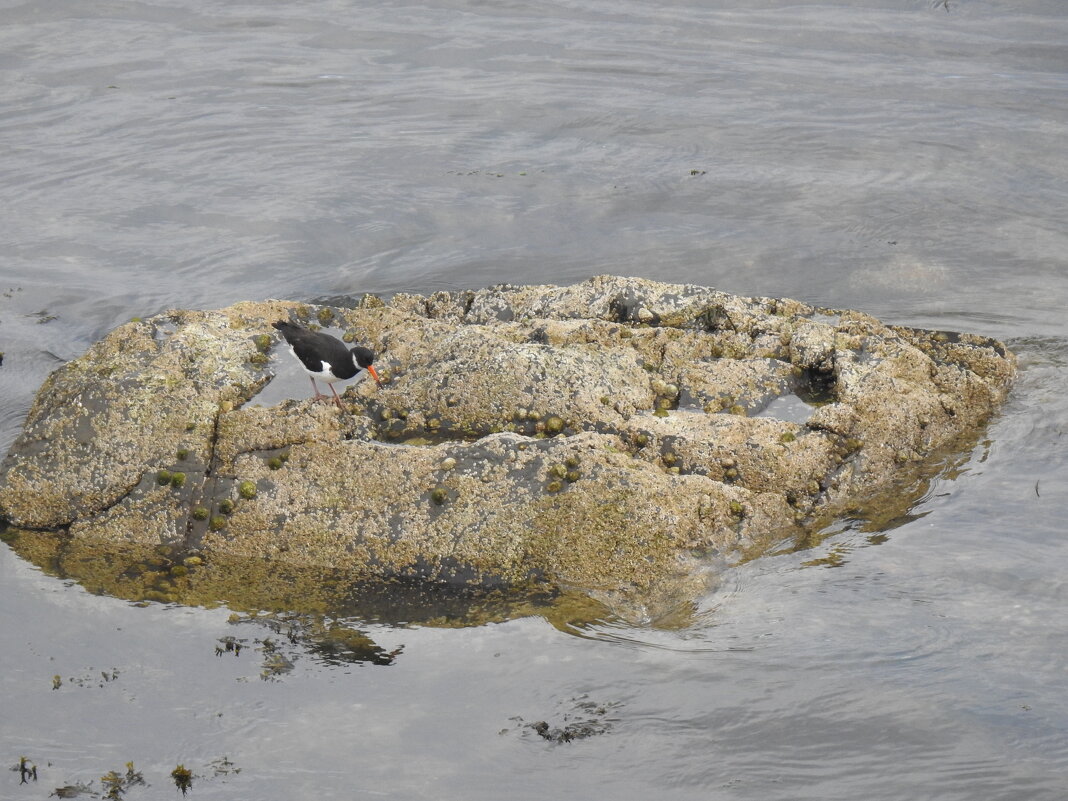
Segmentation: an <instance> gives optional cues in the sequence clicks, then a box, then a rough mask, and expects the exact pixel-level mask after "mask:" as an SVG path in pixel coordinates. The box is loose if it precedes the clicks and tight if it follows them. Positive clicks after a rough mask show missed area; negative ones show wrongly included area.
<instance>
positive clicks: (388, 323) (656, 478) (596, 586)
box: [0, 276, 1015, 606]
mask: <svg viewBox="0 0 1068 801" xmlns="http://www.w3.org/2000/svg"><path fill="white" fill-rule="evenodd" d="M280 318H292V319H295V320H298V321H302V322H304V323H305V324H316V323H324V322H325V323H327V324H329V325H331V326H339V327H341V328H342V329H343V330H344V331H345V332H346V337H345V338H346V340H355V341H357V342H360V343H363V344H366V345H368V346H370V347H371V348H372V349H374V350H375V351H376V352H377V353H378V354H379V356H378V361H377V362H376V366H377V367H378V368H379V370H380V372H381V373H382V374H383V375H384V376H387V377H388V381H387V383H386V384H385V385H384V386H383V387H381V388H379V387H375V386H373V385H372V384H371V383H370V382H363V383H359V384H356V385H354V386H352V387H350V388H349V389H348V391H347V392H346V393H345V396H344V397H345V400H346V403H347V408H346V409H345V411H344V412H340V411H339V410H337V409H336V408H334V407H333V406H327V405H321V404H315V403H314V402H312V401H309V400H294V401H286V402H284V403H281V404H279V405H277V406H274V407H270V408H264V407H259V406H256V405H255V401H254V397H255V395H256V393H257V392H258V391H259V390H260V389H261V388H262V387H263V386H264V385H265V384H266V383H267V382H269V381H270V380H271V378H272V375H273V373H272V367H273V364H274V361H273V359H274V355H273V354H274V350H275V343H277V338H276V334H275V332H274V330H273V329H272V328H271V323H272V322H273V321H275V320H277V319H280ZM283 369H288V366H287V367H286V368H283ZM1014 371H1015V359H1014V357H1013V356H1012V354H1011V353H1009V352H1008V351H1007V350H1006V348H1005V347H1004V345H1002V344H1001V343H999V342H996V341H994V340H990V339H986V338H983V337H980V336H976V335H972V334H957V333H949V332H935V331H923V330H917V329H909V328H902V327H891V326H886V325H884V324H882V323H880V322H879V321H878V320H875V319H874V318H872V317H870V316H868V315H865V314H862V313H859V312H852V311H847V310H828V309H816V308H813V307H811V306H808V305H806V304H803V303H800V302H798V301H794V300H788V299H768V298H743V297H737V296H732V295H728V294H726V293H723V292H718V291H716V290H714V289H710V288H707V287H699V286H692V285H676V284H663V283H657V282H653V281H647V280H643V279H638V278H619V277H613V276H599V277H596V278H593V279H590V280H589V281H586V282H583V283H581V284H577V285H574V286H567V287H555V286H524V287H510V286H502V287H494V288H490V289H483V290H478V291H462V292H439V293H435V294H433V295H431V296H429V297H422V296H416V295H397V296H395V297H394V298H392V299H391V300H390V301H388V302H385V301H382V300H380V299H378V298H374V297H372V296H364V297H363V298H361V299H359V300H358V301H355V302H353V303H352V304H351V305H349V306H347V307H346V306H333V307H313V306H307V305H302V304H297V303H290V302H283V301H267V302H263V303H241V304H237V305H235V306H232V307H229V308H227V309H221V310H217V311H208V312H198V311H175V312H168V313H166V314H162V315H159V316H157V317H155V318H151V319H148V320H144V321H139V322H132V323H128V324H126V325H124V326H122V327H120V328H119V329H117V330H116V331H114V332H112V333H111V334H109V335H108V336H107V337H105V338H104V339H103V340H101V341H100V342H98V343H97V344H96V345H94V346H93V347H92V348H90V349H89V351H88V352H87V353H86V354H85V355H83V356H82V357H80V358H78V359H75V360H74V361H72V362H70V363H68V364H66V365H64V366H63V367H61V368H60V369H59V370H57V371H56V372H55V373H53V375H52V376H50V377H49V378H48V380H47V381H46V382H45V384H44V385H43V386H42V388H41V390H40V392H39V393H38V396H37V399H36V400H35V402H34V405H33V407H32V409H31V411H30V413H29V416H28V418H27V421H26V424H25V427H24V429H23V431H22V434H21V435H20V436H19V438H18V440H17V441H16V442H15V444H14V445H13V447H12V449H11V451H10V453H9V454H8V456H7V458H6V459H5V461H4V463H3V467H2V469H0V513H2V515H3V518H4V519H5V520H6V521H7V524H8V525H9V526H11V527H13V528H14V529H16V530H17V529H28V530H55V531H64V532H68V533H69V534H70V535H72V536H74V537H78V538H85V539H91V538H97V539H102V540H107V541H112V542H118V541H134V542H140V543H146V544H149V545H160V544H166V545H167V546H169V547H175V548H197V549H200V552H202V553H205V554H211V553H218V554H224V553H225V554H228V555H231V556H234V557H252V558H257V559H258V558H267V559H272V560H279V561H283V562H286V563H289V564H293V565H330V566H331V567H334V568H338V569H344V570H346V571H348V572H349V573H350V574H351V575H353V576H354V577H356V578H359V577H361V576H363V577H367V578H391V577H397V578H402V579H405V580H408V579H417V580H425V581H431V582H442V583H448V584H456V585H468V586H477V587H521V586H530V585H532V584H536V585H544V586H550V587H565V588H578V589H580V590H582V591H584V592H587V593H590V594H592V595H594V596H596V597H598V598H600V599H602V600H605V601H607V602H609V603H610V604H614V605H617V606H618V605H634V604H637V605H640V604H642V603H645V602H646V601H645V600H643V599H648V598H651V597H653V596H657V595H659V596H660V597H662V598H669V597H677V596H679V595H680V594H681V595H685V594H686V593H687V592H692V591H696V589H695V588H696V586H697V583H696V582H697V579H696V578H695V577H697V576H699V575H700V574H701V572H702V571H701V570H700V567H701V566H702V565H703V564H706V563H707V560H708V558H709V557H710V556H711V555H713V554H719V555H723V556H729V555H730V554H732V553H734V554H737V553H746V554H750V555H751V554H752V553H754V550H759V547H761V546H760V545H759V544H762V543H772V542H775V541H776V540H781V539H782V538H784V537H786V536H789V535H791V534H796V533H797V532H801V531H804V530H805V528H806V526H811V525H814V523H813V521H818V520H822V519H825V518H826V517H827V516H828V515H833V514H834V513H835V512H836V510H842V509H846V508H848V507H849V505H850V504H851V503H854V502H855V501H856V499H858V498H866V497H870V496H871V495H872V494H873V493H876V492H877V491H878V490H879V488H880V487H887V486H890V485H891V484H892V483H893V482H895V481H896V480H898V479H899V478H900V475H901V472H902V470H904V469H906V467H907V466H908V465H909V464H912V463H920V462H922V461H923V460H925V459H927V458H928V457H929V456H930V455H931V454H933V453H935V452H937V451H939V450H940V449H944V448H946V447H951V446H952V444H953V443H954V442H956V441H957V440H958V438H960V437H966V436H969V435H972V434H974V432H975V431H977V429H978V428H979V427H980V426H981V425H982V424H983V422H984V421H985V420H986V419H987V418H988V417H989V415H990V414H991V413H992V412H993V411H995V410H996V408H997V407H998V405H999V403H1000V402H1001V400H1002V399H1003V398H1004V396H1005V393H1006V392H1007V390H1008V387H1009V385H1010V383H1011V380H1012V378H1013V375H1014ZM787 409H788V410H789V413H787V412H786V411H785V410H787ZM164 473H166V474H167V475H168V477H169V478H168V480H167V481H162V482H161V480H160V478H159V477H160V476H161V475H163V474H164ZM174 475H181V476H182V478H181V480H176V479H174V478H173V476H174Z"/></svg>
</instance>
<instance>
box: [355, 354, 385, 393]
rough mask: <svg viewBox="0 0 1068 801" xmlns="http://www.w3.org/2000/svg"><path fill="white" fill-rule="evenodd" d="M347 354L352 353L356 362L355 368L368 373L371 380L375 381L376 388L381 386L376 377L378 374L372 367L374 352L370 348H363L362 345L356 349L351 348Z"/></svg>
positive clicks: (380, 380) (380, 381) (379, 380)
mask: <svg viewBox="0 0 1068 801" xmlns="http://www.w3.org/2000/svg"><path fill="white" fill-rule="evenodd" d="M349 352H350V353H352V358H353V360H354V361H355V362H356V366H357V367H359V368H360V369H362V370H366V371H367V372H369V373H370V374H371V378H373V379H374V380H375V383H376V384H378V386H382V379H380V378H379V377H378V372H377V371H376V370H375V368H374V367H372V365H373V364H374V361H375V352H374V351H373V350H371V349H370V348H365V347H364V346H363V345H357V346H356V347H354V348H351V349H350V351H349Z"/></svg>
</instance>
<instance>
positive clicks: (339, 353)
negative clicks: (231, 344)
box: [271, 320, 382, 409]
mask: <svg viewBox="0 0 1068 801" xmlns="http://www.w3.org/2000/svg"><path fill="white" fill-rule="evenodd" d="M271 325H272V326H274V327H275V328H277V329H278V330H279V332H281V334H282V338H283V339H285V341H286V342H288V343H289V352H290V353H292V354H293V356H294V357H295V358H296V359H297V360H298V361H299V362H300V363H301V364H302V365H303V366H304V370H305V372H307V373H308V377H309V378H310V379H311V382H312V389H313V390H315V399H316V400H325V401H329V400H330V396H329V395H323V394H322V393H321V392H319V385H318V384H316V383H315V379H317V378H318V379H319V380H321V381H325V382H326V385H327V386H328V387H330V391H331V392H332V393H334V403H336V404H337V406H338V408H339V409H340V408H341V398H339V397H338V394H337V391H336V390H335V389H334V383H335V382H337V381H345V380H346V379H349V378H353V377H354V376H355V375H356V374H357V373H359V372H360V370H366V371H367V372H368V373H370V374H371V378H373V379H374V380H375V383H376V384H378V385H379V386H381V385H382V381H381V380H380V379H379V377H378V373H377V372H375V368H374V367H373V366H372V363H373V362H374V360H375V354H374V351H373V350H371V349H370V348H365V347H363V346H361V345H357V346H356V347H354V348H350V347H348V346H347V345H346V344H345V343H344V342H342V341H341V340H340V339H338V338H337V337H332V336H330V335H329V334H324V333H323V332H322V331H309V330H308V329H307V328H301V327H300V326H299V325H294V324H293V323H287V322H286V321H285V320H279V321H278V322H277V323H271Z"/></svg>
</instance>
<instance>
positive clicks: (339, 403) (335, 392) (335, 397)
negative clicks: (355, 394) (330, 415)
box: [327, 384, 344, 409]
mask: <svg viewBox="0 0 1068 801" xmlns="http://www.w3.org/2000/svg"><path fill="white" fill-rule="evenodd" d="M327 386H328V387H330V391H331V392H333V393H334V403H336V404H337V408H339V409H344V407H343V406H342V405H341V398H339V397H338V396H337V390H336V389H334V385H333V384H327Z"/></svg>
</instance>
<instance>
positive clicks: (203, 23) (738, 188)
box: [0, 0, 1068, 801]
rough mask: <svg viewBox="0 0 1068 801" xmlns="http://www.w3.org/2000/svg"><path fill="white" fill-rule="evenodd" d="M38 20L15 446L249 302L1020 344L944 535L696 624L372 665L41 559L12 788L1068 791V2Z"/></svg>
mask: <svg viewBox="0 0 1068 801" xmlns="http://www.w3.org/2000/svg"><path fill="white" fill-rule="evenodd" d="M0 22H2V23H3V24H2V25H0V143H2V144H3V147H2V148H0V209H2V211H0V243H2V249H0V252H2V253H3V257H2V261H0V350H2V351H4V353H5V356H4V361H3V364H2V366H0V446H2V447H3V448H4V449H6V447H7V445H8V444H10V442H11V441H12V440H13V438H14V437H15V435H16V433H17V431H18V428H19V426H20V425H21V421H22V419H23V418H24V416H25V413H26V411H27V409H28V406H29V403H30V401H31V399H32V396H33V393H34V392H35V391H36V389H37V387H38V386H39V385H40V383H41V382H42V381H43V380H44V377H45V376H46V375H47V373H48V372H49V371H50V370H52V369H54V368H55V367H56V366H57V365H58V364H60V363H62V361H63V360H66V359H70V358H72V357H74V356H76V355H78V354H79V353H81V352H82V351H84V349H85V348H86V347H87V346H88V345H89V344H90V343H91V342H92V341H94V340H96V339H97V338H99V337H100V336H102V335H103V334H104V333H106V332H107V331H108V330H110V329H111V328H113V327H114V326H115V325H117V324H118V323H120V322H123V321H125V320H127V319H129V318H130V317H134V316H146V315H149V314H153V313H155V312H158V311H161V310H163V309H166V308H171V307H202V308H209V307H215V306H221V305H225V304H228V303H231V302H234V301H237V300H241V299H246V298H263V297H285V298H307V299H311V298H316V297H323V296H329V295H333V294H339V293H342V294H343V293H349V294H352V293H360V292H378V293H383V294H389V293H391V292H394V291H398V290H406V291H418V292H430V291H434V290H437V289H440V288H459V287H476V286H481V285H487V284H492V283H499V282H513V283H528V282H532V281H545V282H552V283H567V282H571V281H575V280H581V279H582V278H585V277H588V276H589V275H592V274H596V273H600V272H614V273H620V274H632V275H645V276H649V277H653V278H658V279H663V280H671V281H689V282H695V283H701V284H707V285H713V286H716V287H718V288H720V289H724V290H727V291H732V292H738V293H742V294H759V295H768V296H790V297H796V298H799V299H802V300H805V301H808V302H813V303H816V304H819V305H822V306H827V307H850V308H859V309H862V310H864V311H866V312H869V313H872V314H874V315H876V316H878V317H880V318H883V319H885V320H887V321H890V322H895V323H900V324H904V325H915V326H926V327H933V328H939V329H964V330H970V331H975V332H977V333H981V334H986V335H990V336H996V337H999V338H1003V339H1005V340H1007V341H1008V342H1009V343H1010V345H1011V347H1012V348H1013V349H1014V350H1015V351H1016V352H1017V353H1018V354H1019V356H1020V365H1021V374H1020V379H1019V381H1018V384H1017V386H1016V389H1015V390H1014V393H1013V395H1012V396H1011V398H1010V400H1009V402H1008V404H1007V405H1006V407H1005V409H1004V412H1003V414H1002V415H1001V416H1000V417H999V418H997V419H996V420H995V421H993V422H992V424H991V425H990V427H989V429H988V430H987V431H986V432H985V434H984V436H983V437H982V439H981V441H980V443H979V444H978V445H977V447H976V448H975V450H974V452H973V453H972V454H971V455H970V456H969V458H967V459H966V460H965V462H964V464H963V465H961V466H958V467H954V468H951V469H948V470H947V471H946V472H945V473H943V474H942V475H941V476H940V477H939V478H938V479H937V480H935V481H934V482H933V483H932V484H931V486H930V487H929V489H928V491H927V492H926V494H925V495H924V496H923V497H922V498H921V499H920V500H919V501H917V502H916V503H915V504H913V505H912V508H911V509H910V510H909V511H908V513H907V514H905V515H902V516H900V517H898V518H896V519H894V520H890V521H882V522H878V523H873V522H864V521H840V522H839V523H837V524H836V525H835V526H833V527H832V528H831V529H830V530H828V532H826V536H825V537H823V538H814V539H813V541H812V542H810V543H809V547H808V548H804V549H799V550H798V549H794V548H792V547H789V546H787V545H784V546H783V547H782V548H780V549H779V550H778V551H777V552H776V553H775V554H772V555H770V556H768V557H766V558H763V559H760V560H756V561H753V562H750V563H747V564H744V565H741V566H736V567H734V568H732V569H729V570H727V571H726V572H725V573H724V575H723V577H722V580H721V581H720V583H719V585H718V587H717V589H716V590H715V591H713V592H711V593H710V594H709V595H708V596H707V597H706V598H703V599H701V602H700V610H699V614H698V617H697V619H696V621H691V622H690V623H688V624H686V625H684V626H682V627H681V628H675V629H670V628H669V629H653V628H642V627H633V626H626V625H623V624H621V623H619V622H615V621H611V620H603V621H600V622H598V621H596V620H594V621H592V622H590V621H588V620H587V622H585V623H582V624H581V625H578V626H577V627H576V626H571V627H569V626H568V625H562V624H561V623H560V621H559V620H553V621H552V622H550V619H549V617H547V616H546V615H547V614H548V613H546V614H538V613H536V610H535V611H532V612H529V613H527V614H524V615H521V616H519V617H512V618H510V619H509V618H508V616H503V617H500V618H499V619H498V620H497V622H492V623H485V624H482V625H473V626H468V627H460V628H448V627H440V626H438V625H434V622H433V621H432V620H431V619H430V616H429V615H428V614H427V613H426V612H425V610H424V614H423V615H421V616H420V615H419V614H418V610H416V612H415V613H413V622H410V623H409V624H407V625H396V624H395V623H390V622H389V621H388V620H386V619H378V618H374V619H346V620H345V621H343V622H344V623H345V624H346V626H347V627H348V628H347V629H346V630H358V631H359V632H361V633H362V634H363V635H364V636H365V637H367V638H369V641H373V643H374V645H375V646H376V647H377V649H378V650H377V651H376V650H374V649H371V650H369V651H366V650H361V649H362V645H360V643H356V644H355V645H352V644H351V643H350V644H349V645H346V646H345V647H341V646H338V645H337V642H336V641H334V640H328V641H329V642H331V643H333V646H332V647H333V648H334V650H330V649H327V648H325V647H323V645H322V643H323V642H324V641H323V640H322V638H316V637H307V636H303V635H301V636H297V634H294V631H293V630H291V629H287V628H285V626H284V625H283V624H280V623H279V622H278V621H277V620H273V621H268V620H263V621H259V622H257V621H249V620H248V619H247V618H244V617H241V618H235V619H234V620H231V619H230V611H229V610H227V609H225V608H218V609H201V608H190V607H173V608H167V607H162V606H159V605H149V606H146V607H140V606H136V605H133V604H132V603H131V602H129V601H127V600H123V599H119V598H115V597H111V596H109V595H94V594H92V593H91V592H89V591H88V590H87V589H86V588H85V586H83V585H82V584H79V583H78V582H75V581H72V580H65V579H63V578H61V577H58V576H62V575H63V573H62V571H60V572H59V574H58V576H57V575H56V574H55V571H51V572H45V571H42V570H41V569H39V568H38V567H36V566H34V565H32V564H31V563H29V562H27V561H24V560H23V559H21V558H20V557H18V556H17V555H16V554H15V553H14V552H13V551H11V550H10V549H9V548H7V547H6V546H4V547H3V548H2V549H0V615H2V624H0V654H2V657H0V658H2V670H0V698H2V699H3V704H2V709H3V715H2V718H0V720H2V722H0V763H2V764H4V765H6V766H11V765H17V763H18V761H19V757H20V756H26V757H27V758H28V759H30V760H31V761H33V762H35V763H36V765H37V766H38V777H39V778H38V781H37V782H36V783H35V784H34V783H32V782H31V783H30V784H28V785H20V784H19V772H18V771H10V772H9V771H3V772H0V797H2V798H17V799H38V798H40V799H43V798H46V797H48V795H49V793H51V792H53V791H54V790H55V789H56V788H59V787H64V786H77V785H78V784H79V783H81V784H83V785H85V786H87V787H89V789H91V790H92V791H93V792H96V793H98V794H99V793H100V792H101V791H102V785H101V782H100V777H101V776H102V775H104V774H105V773H107V772H108V771H112V770H114V771H117V772H118V773H119V774H124V773H125V771H126V767H125V763H127V762H129V761H132V762H133V763H134V765H135V770H136V771H139V772H140V773H141V774H142V776H143V777H144V780H145V781H146V782H147V786H145V785H135V786H130V787H129V788H128V789H127V790H126V793H125V797H127V798H130V799H156V798H173V797H174V796H175V793H176V792H177V791H176V790H175V787H174V786H173V783H172V781H171V779H170V777H169V774H170V772H171V771H172V770H173V769H174V768H175V766H176V765H178V764H184V765H185V766H186V767H188V768H190V769H192V770H193V772H194V784H193V789H192V794H193V795H192V797H194V798H200V799H210V798H220V799H221V798H237V797H242V798H260V799H276V798H277V799H291V798H315V799H326V798H353V797H361V798H364V797H367V798H395V799H421V798H425V799H451V798H465V799H487V800H488V799H499V798H502V797H507V798H515V799H542V798H563V797H571V798H594V797H598V798H599V797H613V798H619V799H646V798H658V799H676V798H677V799H694V798H711V799H717V800H719V799H724V800H728V801H733V800H734V799H750V798H751V799H824V800H826V799H855V798H858V797H864V798H868V799H886V800H887V801H897V800H898V799H901V798H939V799H958V798H959V799H969V800H970V799H975V798H982V799H1006V800H1009V799H1062V798H1064V797H1065V796H1066V794H1068V789H1066V788H1068V736H1066V734H1065V732H1066V731H1068V700H1066V699H1068V679H1066V677H1065V672H1064V663H1065V654H1066V652H1068V627H1066V626H1065V623H1064V614H1063V610H1064V608H1065V604H1066V602H1068V581H1066V579H1065V578H1064V576H1066V575H1068V551H1066V549H1065V546H1064V531H1065V529H1064V523H1063V509H1064V508H1065V503H1066V501H1068V491H1066V486H1068V483H1066V479H1068V457H1066V455H1065V453H1066V451H1065V447H1064V439H1063V438H1062V435H1063V434H1064V432H1065V430H1066V427H1068V402H1066V400H1065V393H1064V391H1063V387H1064V386H1065V378H1066V375H1065V373H1066V369H1065V367H1066V364H1068V347H1066V336H1068V324H1066V322H1065V317H1066V316H1065V313H1064V310H1065V308H1066V306H1068V269H1066V268H1068V260H1066V256H1065V254H1068V229H1066V227H1065V224H1064V220H1065V219H1068V159H1066V157H1065V152H1066V151H1065V148H1064V143H1065V142H1066V141H1068V93H1066V90H1068V44H1066V43H1068V8H1066V7H1065V6H1064V4H1063V3H1062V2H1061V0H949V2H948V3H943V2H942V0H855V1H853V2H848V3H847V2H835V0H825V2H820V3H815V2H805V1H804V0H797V1H795V2H790V3H787V2H774V1H773V0H748V2H745V3H738V2H726V0H704V2H692V1H691V2H685V1H684V0H675V1H674V2H669V3H651V2H639V1H638V0H615V2H612V3H606V2H602V1H601V0H568V1H567V2H542V3H536V4H534V3H521V2H507V3H505V2H501V3H483V2H475V1H474V0H471V1H470V2H461V0H452V2H441V3H437V2H436V3H432V4H429V5H427V4H423V5H409V4H405V3H403V2H396V1H395V2H381V3H374V4H372V3H362V2H326V1H325V0H321V1H320V2H316V3H300V2H279V3H272V4H259V5H257V4H237V3H223V2H206V1H205V2H193V0H173V1H172V2H167V3H157V4H149V3H143V2H132V1H130V2H113V3H106V4H68V3H60V2H54V0H35V2H26V3H19V2H11V0H6V1H5V2H0ZM297 386H299V385H297ZM305 389H306V388H304V387H302V388H301V389H300V391H301V392H304V391H305ZM550 617H551V616H550ZM553 623H555V624H556V625H553ZM227 638H236V639H237V640H244V647H243V648H242V649H241V650H240V652H239V653H235V651H233V650H230V651H227V650H226V648H225V647H224V646H225V644H226V643H227V642H229V643H230V644H231V645H232V644H233V642H234V641H235V640H233V639H230V640H227ZM350 645H351V648H349V646H350ZM338 647H340V648H341V650H340V651H338V650H336V648H338ZM217 648H218V649H219V653H218V654H217V650H216V649H217ZM346 649H348V650H346ZM370 653H373V654H377V657H378V658H377V662H376V661H375V659H371V658H369V657H368V654H370ZM383 663H385V664H383ZM54 676H59V677H60V684H59V686H58V688H56V689H53V677H54ZM540 721H544V722H545V723H546V724H547V725H548V729H547V731H548V732H549V733H550V734H551V733H552V732H553V731H554V730H557V731H562V730H567V727H568V726H573V727H575V728H572V729H571V731H574V732H582V733H588V734H590V735H591V736H588V737H580V738H578V739H574V740H572V741H570V742H551V741H549V740H546V739H544V738H543V737H541V736H540V735H539V734H538V732H537V730H536V729H535V728H533V727H532V725H531V724H536V723H538V722H540ZM84 797H90V796H84Z"/></svg>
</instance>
